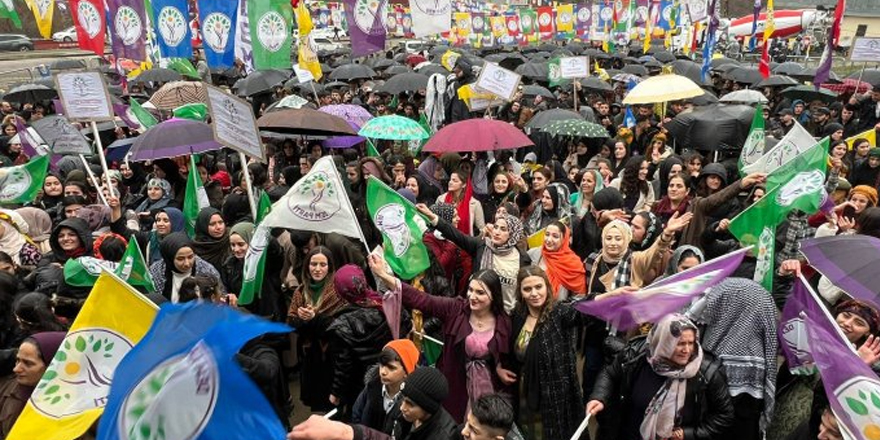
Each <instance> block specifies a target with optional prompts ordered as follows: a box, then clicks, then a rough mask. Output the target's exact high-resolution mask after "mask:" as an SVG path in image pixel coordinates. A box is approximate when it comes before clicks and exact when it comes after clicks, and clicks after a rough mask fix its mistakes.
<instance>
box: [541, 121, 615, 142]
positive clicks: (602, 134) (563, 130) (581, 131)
mask: <svg viewBox="0 0 880 440" xmlns="http://www.w3.org/2000/svg"><path fill="white" fill-rule="evenodd" d="M541 131H543V132H544V133H549V134H551V135H553V136H571V137H582V138H593V139H601V138H607V137H608V130H606V129H605V127H603V126H601V125H599V124H594V123H592V122H587V121H584V120H582V119H565V120H561V121H553V122H551V123H550V124H548V125H547V126H546V127H544V128H542V129H541Z"/></svg>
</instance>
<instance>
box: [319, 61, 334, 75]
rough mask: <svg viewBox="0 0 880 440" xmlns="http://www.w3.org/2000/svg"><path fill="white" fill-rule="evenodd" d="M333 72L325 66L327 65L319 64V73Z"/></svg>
mask: <svg viewBox="0 0 880 440" xmlns="http://www.w3.org/2000/svg"><path fill="white" fill-rule="evenodd" d="M332 71H333V68H332V67H330V66H329V65H327V63H321V73H324V74H326V73H330V72H332Z"/></svg>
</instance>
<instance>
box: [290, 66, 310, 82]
mask: <svg viewBox="0 0 880 440" xmlns="http://www.w3.org/2000/svg"><path fill="white" fill-rule="evenodd" d="M293 71H294V73H296V80H297V81H299V83H300V84H305V83H307V82H309V81H314V80H315V76H314V75H312V72H311V71H310V70H309V69H303V68H302V67H299V65H297V64H294V65H293Z"/></svg>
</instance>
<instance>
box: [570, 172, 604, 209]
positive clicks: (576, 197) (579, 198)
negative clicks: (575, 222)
mask: <svg viewBox="0 0 880 440" xmlns="http://www.w3.org/2000/svg"><path fill="white" fill-rule="evenodd" d="M587 173H589V174H592V175H593V180H594V181H595V182H596V187H595V188H594V189H593V194H590V197H589V199H590V201H592V200H593V197H594V196H595V195H596V193H598V192H599V191H602V188H605V182H603V181H602V173H600V172H599V170H586V171H584V175H586V174H587ZM587 198H588V197H587V195H586V194H585V193H584V188H583V186H581V184H580V182H578V191H577V192H576V193H574V194H573V195H572V196H571V205H572V207H573V208H574V213H575V214H576V215H577V216H578V217H582V216H583V215H584V214H586V213H587V211H589V210H590V205H589V204H587V206H583V205H584V200H587Z"/></svg>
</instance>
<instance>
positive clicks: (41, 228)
mask: <svg viewBox="0 0 880 440" xmlns="http://www.w3.org/2000/svg"><path fill="white" fill-rule="evenodd" d="M15 212H17V213H18V214H19V215H20V216H21V218H23V219H24V221H25V223H27V225H28V236H30V237H31V239H32V240H34V242H36V243H42V242H44V241H46V240H48V239H49V236H50V235H51V234H52V217H50V216H49V214H48V213H47V212H46V211H43V210H42V209H40V208H34V207H25V208H19V209H16V210H15Z"/></svg>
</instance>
